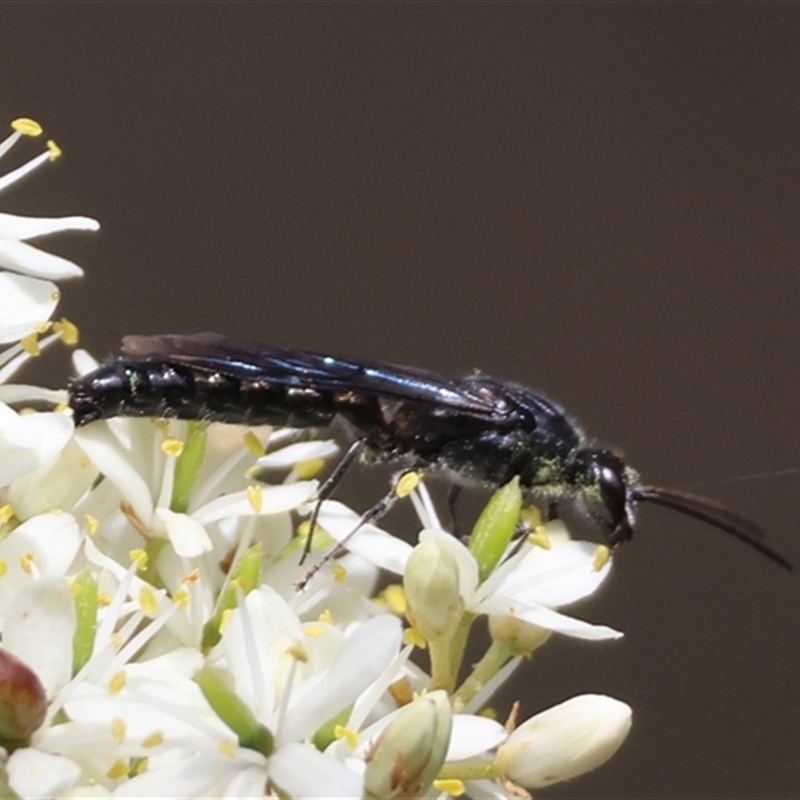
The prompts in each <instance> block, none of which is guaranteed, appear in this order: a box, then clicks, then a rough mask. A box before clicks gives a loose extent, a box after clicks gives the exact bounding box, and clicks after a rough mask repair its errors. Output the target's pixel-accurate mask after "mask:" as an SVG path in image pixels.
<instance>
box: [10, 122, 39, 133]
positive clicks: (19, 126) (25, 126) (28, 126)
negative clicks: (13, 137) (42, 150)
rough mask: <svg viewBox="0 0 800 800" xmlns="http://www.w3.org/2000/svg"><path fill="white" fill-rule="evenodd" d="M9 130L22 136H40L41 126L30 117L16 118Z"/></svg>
mask: <svg viewBox="0 0 800 800" xmlns="http://www.w3.org/2000/svg"><path fill="white" fill-rule="evenodd" d="M11 128H12V130H14V131H16V132H17V133H19V134H21V135H22V136H41V135H42V126H41V125H40V124H39V123H38V122H37V121H36V120H35V119H31V118H30V117H17V119H15V120H13V121H12V123H11Z"/></svg>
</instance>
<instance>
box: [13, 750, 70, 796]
mask: <svg viewBox="0 0 800 800" xmlns="http://www.w3.org/2000/svg"><path fill="white" fill-rule="evenodd" d="M6 771H7V772H8V782H9V784H10V785H11V788H12V789H13V790H14V792H16V794H17V795H18V796H19V797H24V798H26V799H28V798H29V799H30V800H34V798H51V797H60V796H61V795H63V794H64V793H65V792H67V791H69V789H71V788H72V787H73V786H74V785H75V783H76V782H77V781H78V779H79V778H80V776H81V768H80V767H79V766H78V765H77V764H76V763H75V762H74V761H71V760H70V759H68V758H62V757H61V756H54V755H51V754H50V753H43V752H42V751H41V750H34V749H33V748H28V747H25V748H22V749H21V750H15V751H14V752H13V753H12V754H11V757H10V758H9V759H8V764H7V765H6Z"/></svg>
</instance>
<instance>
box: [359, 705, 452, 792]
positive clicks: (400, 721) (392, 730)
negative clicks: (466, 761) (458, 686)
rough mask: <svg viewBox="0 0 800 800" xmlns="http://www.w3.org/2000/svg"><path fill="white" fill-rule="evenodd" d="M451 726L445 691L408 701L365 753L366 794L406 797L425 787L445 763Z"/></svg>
mask: <svg viewBox="0 0 800 800" xmlns="http://www.w3.org/2000/svg"><path fill="white" fill-rule="evenodd" d="M451 727H452V712H451V710H450V703H449V701H448V699H447V693H446V692H442V691H438V692H431V693H430V694H427V695H425V696H424V697H420V698H418V699H417V700H415V701H414V702H413V703H410V704H409V705H407V706H406V707H405V708H404V709H403V710H402V711H401V712H400V714H398V716H397V717H395V719H394V720H393V721H392V722H391V723H390V724H389V726H388V727H387V728H386V729H385V730H384V731H383V733H381V735H380V737H379V738H378V739H377V741H375V742H374V743H373V745H372V747H371V748H370V751H369V752H368V753H367V756H366V762H367V769H366V772H365V773H364V792H365V795H366V797H368V798H381V800H390V798H394V797H396V798H403V799H404V800H406V799H407V798H414V797H419V796H420V795H421V794H422V793H423V792H425V791H427V789H428V788H429V787H430V785H431V784H432V783H433V781H434V779H435V778H436V776H437V775H438V774H439V770H440V769H441V768H442V764H443V763H444V759H445V756H446V755H447V748H448V746H449V744H450V729H451Z"/></svg>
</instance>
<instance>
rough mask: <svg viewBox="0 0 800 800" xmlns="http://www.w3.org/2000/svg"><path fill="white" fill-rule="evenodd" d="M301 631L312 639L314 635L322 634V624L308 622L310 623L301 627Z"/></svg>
mask: <svg viewBox="0 0 800 800" xmlns="http://www.w3.org/2000/svg"><path fill="white" fill-rule="evenodd" d="M303 633H304V634H305V635H306V636H310V637H311V638H312V639H313V638H314V637H315V636H322V626H321V625H314V624H313V623H312V624H310V625H306V627H305V628H303Z"/></svg>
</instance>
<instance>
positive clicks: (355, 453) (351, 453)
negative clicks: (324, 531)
mask: <svg viewBox="0 0 800 800" xmlns="http://www.w3.org/2000/svg"><path fill="white" fill-rule="evenodd" d="M366 443H367V440H366V439H356V440H355V441H354V442H353V443H352V444H351V445H350V447H348V448H347V450H346V452H345V454H344V455H343V456H342V457H341V458H340V459H339V463H338V464H337V465H336V466H335V467H334V468H333V472H331V474H330V475H329V476H328V478H327V480H326V481H325V482H324V483H323V484H322V486H320V487H319V490H318V491H317V499H316V502H315V503H314V510H313V511H312V512H311V521H310V523H309V528H308V539H306V544H305V547H304V548H303V554H302V555H301V556H300V563H301V564H302V563H303V562H304V561H305V560H306V558H308V554H309V553H310V552H311V545H312V544H313V542H314V528H315V527H316V524H317V518H318V517H319V509H320V507H321V506H322V503H323V501H324V500H327V499H328V498H329V497H330V496H331V495H332V494H333V493H334V492H335V491H336V487H337V486H338V485H339V484H340V483H341V482H342V478H344V476H345V473H346V472H347V470H348V469H350V467H351V466H352V465H353V462H354V461H355V460H356V459H357V458H358V457H359V455H361V451H362V450H363V449H364V446H365V445H366Z"/></svg>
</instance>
